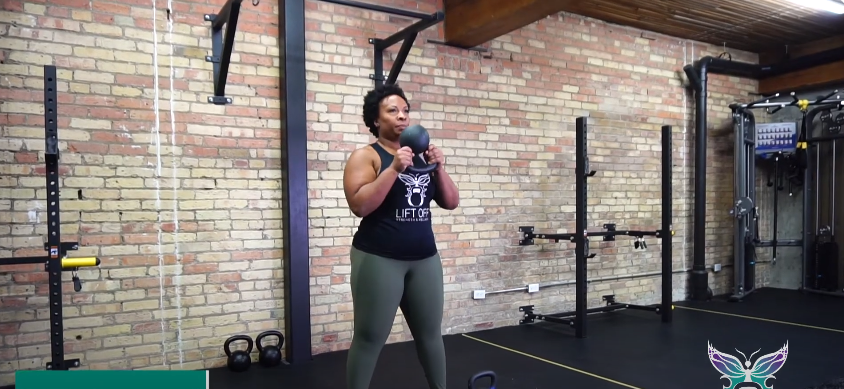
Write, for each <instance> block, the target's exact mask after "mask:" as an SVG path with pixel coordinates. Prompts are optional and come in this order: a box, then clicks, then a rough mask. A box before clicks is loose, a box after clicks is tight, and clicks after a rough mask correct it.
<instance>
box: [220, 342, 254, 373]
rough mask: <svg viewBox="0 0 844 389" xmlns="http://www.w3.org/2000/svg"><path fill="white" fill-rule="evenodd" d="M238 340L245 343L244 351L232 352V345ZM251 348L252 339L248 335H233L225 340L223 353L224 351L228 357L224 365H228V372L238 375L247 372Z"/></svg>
mask: <svg viewBox="0 0 844 389" xmlns="http://www.w3.org/2000/svg"><path fill="white" fill-rule="evenodd" d="M238 340H243V341H246V350H234V351H232V349H231V345H232V343H233V342H235V341H238ZM252 346H253V342H252V338H250V337H249V336H248V335H235V336H232V337H230V338H228V339H226V342H225V343H224V344H223V351H225V353H226V355H227V356H228V359H227V360H226V364H227V365H228V367H229V370H231V371H234V372H238V373H242V372H244V371H246V370H249V366H252V357H251V356H250V354H251V353H252Z"/></svg>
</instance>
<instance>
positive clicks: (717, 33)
mask: <svg viewBox="0 0 844 389" xmlns="http://www.w3.org/2000/svg"><path fill="white" fill-rule="evenodd" d="M546 1H552V2H553V1H555V0H546ZM836 1H839V2H840V0H836ZM561 3H565V4H564V7H563V8H562V9H561V10H562V11H566V12H571V13H574V14H579V15H583V16H588V17H592V18H595V19H600V20H604V21H607V22H610V23H616V24H621V25H625V26H630V27H635V28H640V29H643V30H649V31H654V32H658V33H662V34H666V35H670V36H675V37H678V38H684V39H692V40H697V41H702V42H707V43H712V44H717V45H726V46H727V47H732V48H736V49H740V50H747V51H751V52H757V53H758V52H763V51H770V50H778V49H781V48H784V47H785V46H786V45H792V46H794V45H798V44H801V43H806V42H807V41H814V40H818V39H822V38H827V37H830V36H834V35H840V34H844V15H837V14H834V13H831V12H827V11H820V10H815V9H812V8H808V7H805V6H800V5H797V4H795V3H792V2H790V1H787V0H584V1H565V2H561ZM840 4H841V5H842V6H844V2H840Z"/></svg>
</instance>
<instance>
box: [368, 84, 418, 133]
mask: <svg viewBox="0 0 844 389" xmlns="http://www.w3.org/2000/svg"><path fill="white" fill-rule="evenodd" d="M393 95H396V96H399V97H401V98H402V99H404V102H405V103H407V105H408V106H409V105H410V102H408V101H407V97H405V95H404V90H402V89H401V88H400V87H399V86H398V85H395V84H384V85H381V86H378V87H375V89H373V90H371V91H369V92H367V93H366V96H364V98H363V124H365V125H366V127H368V128H369V132H371V133H372V135H374V136H375V137H376V138H377V137H378V127H376V126H375V121H376V120H378V113H379V111H380V109H379V106H380V105H381V100H384V99H385V98H387V97H389V96H393Z"/></svg>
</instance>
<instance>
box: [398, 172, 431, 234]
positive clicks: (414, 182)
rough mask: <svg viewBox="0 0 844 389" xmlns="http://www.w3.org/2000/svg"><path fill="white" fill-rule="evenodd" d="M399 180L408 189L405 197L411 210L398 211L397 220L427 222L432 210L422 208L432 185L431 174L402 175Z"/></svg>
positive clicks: (400, 209) (399, 209) (401, 209)
mask: <svg viewBox="0 0 844 389" xmlns="http://www.w3.org/2000/svg"><path fill="white" fill-rule="evenodd" d="M399 179H400V180H401V182H403V183H404V186H405V187H406V188H407V193H405V195H404V197H405V198H406V199H407V205H409V206H410V208H398V209H396V220H397V221H404V222H421V221H427V220H428V218H429V216H430V213H431V210H430V208H428V207H425V208H420V207H421V206H422V205H423V204H425V195H426V192H427V191H428V184H430V183H431V175H430V174H427V173H426V174H408V173H400V174H399Z"/></svg>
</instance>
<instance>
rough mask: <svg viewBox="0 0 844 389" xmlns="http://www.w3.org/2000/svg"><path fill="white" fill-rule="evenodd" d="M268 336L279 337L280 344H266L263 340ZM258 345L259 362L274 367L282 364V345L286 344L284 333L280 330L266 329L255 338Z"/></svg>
mask: <svg viewBox="0 0 844 389" xmlns="http://www.w3.org/2000/svg"><path fill="white" fill-rule="evenodd" d="M267 336H275V337H277V338H278V345H266V346H265V345H264V344H263V340H264V338H265V337H267ZM255 344H256V345H257V346H258V363H260V364H261V366H264V367H273V366H278V365H279V364H281V346H283V345H284V335H282V334H281V332H278V331H264V332H262V333H260V334H259V335H258V337H257V338H255Z"/></svg>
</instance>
